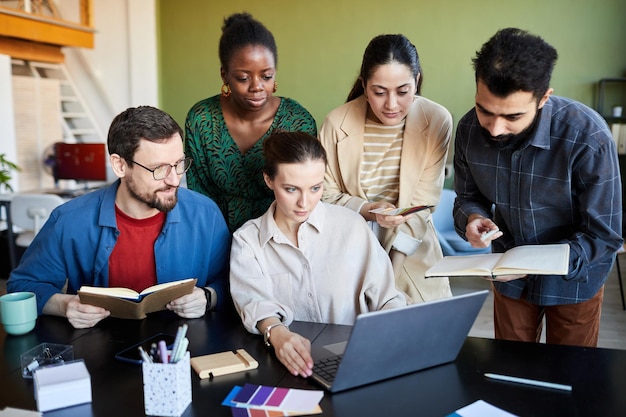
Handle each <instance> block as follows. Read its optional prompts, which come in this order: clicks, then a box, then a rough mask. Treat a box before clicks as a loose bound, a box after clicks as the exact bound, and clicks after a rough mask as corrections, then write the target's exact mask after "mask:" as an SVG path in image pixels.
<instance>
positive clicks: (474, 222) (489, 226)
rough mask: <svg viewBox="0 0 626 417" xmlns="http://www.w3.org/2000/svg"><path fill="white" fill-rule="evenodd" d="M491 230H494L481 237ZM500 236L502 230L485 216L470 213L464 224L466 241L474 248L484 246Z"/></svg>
mask: <svg viewBox="0 0 626 417" xmlns="http://www.w3.org/2000/svg"><path fill="white" fill-rule="evenodd" d="M492 231H496V232H495V233H493V234H492V235H490V236H488V237H486V238H484V237H483V236H486V235H487V233H489V232H492ZM500 236H502V232H501V231H500V230H499V228H498V225H497V224H495V223H494V222H493V221H492V220H491V219H488V218H486V217H482V216H478V215H476V216H474V215H471V216H470V217H469V219H468V221H467V225H466V226H465V237H467V241H468V242H469V243H470V244H471V245H472V247H474V248H486V247H488V246H489V245H490V244H491V241H492V240H495V239H497V238H499V237H500Z"/></svg>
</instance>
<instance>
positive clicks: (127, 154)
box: [107, 106, 183, 161]
mask: <svg viewBox="0 0 626 417" xmlns="http://www.w3.org/2000/svg"><path fill="white" fill-rule="evenodd" d="M176 133H178V134H179V135H180V137H181V140H182V137H183V131H182V129H181V127H180V125H179V124H178V123H176V121H175V120H174V119H173V118H172V116H170V115H169V114H167V113H166V112H164V111H163V110H159V109H157V108H155V107H151V106H139V107H130V108H128V109H126V110H124V111H123V112H122V113H120V114H118V115H117V116H115V118H114V119H113V121H112V122H111V126H110V127H109V134H108V137H107V147H108V150H109V154H118V155H119V156H121V157H122V158H124V159H125V160H127V161H128V160H131V159H133V157H134V156H135V152H136V151H137V148H139V141H141V140H142V139H146V140H149V141H151V142H162V141H164V140H166V139H169V138H171V137H172V136H174V135H175V134H176Z"/></svg>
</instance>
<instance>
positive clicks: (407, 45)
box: [346, 34, 424, 101]
mask: <svg viewBox="0 0 626 417" xmlns="http://www.w3.org/2000/svg"><path fill="white" fill-rule="evenodd" d="M392 63H398V64H403V65H406V66H407V67H409V68H410V69H411V72H412V73H413V78H417V76H418V75H420V74H421V75H420V78H419V80H418V82H417V85H416V88H417V90H416V93H417V94H419V93H420V90H421V88H422V80H423V78H424V76H423V74H422V67H421V65H420V58H419V55H418V54H417V48H415V45H413V44H412V43H411V41H409V40H408V39H407V37H406V36H404V35H400V34H398V35H378V36H376V37H375V38H374V39H372V40H371V41H370V43H369V45H367V48H365V53H363V62H362V63H361V72H360V73H359V78H357V80H356V81H355V83H354V86H353V87H352V90H351V91H350V94H348V99H347V100H346V101H351V100H354V99H355V98H357V97H359V96H360V95H361V94H363V92H364V90H363V83H365V82H367V80H369V79H370V78H371V76H372V74H373V73H374V71H376V69H377V68H378V67H379V66H381V65H386V64H392Z"/></svg>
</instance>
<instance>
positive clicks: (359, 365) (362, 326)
mask: <svg viewBox="0 0 626 417" xmlns="http://www.w3.org/2000/svg"><path fill="white" fill-rule="evenodd" d="M488 293H489V292H488V291H486V290H484V291H477V292H472V293H469V294H463V295H459V296H456V297H450V298H445V299H441V300H436V301H431V302H427V303H421V304H412V305H409V306H407V307H401V308H396V309H390V310H382V311H376V312H371V313H367V314H361V315H359V316H358V317H357V319H356V321H355V323H354V326H353V327H352V330H351V332H350V335H349V338H348V339H347V340H346V339H345V334H344V335H343V337H344V339H343V340H333V337H325V334H324V333H325V332H326V331H330V332H332V331H334V326H329V327H327V328H326V329H324V330H323V331H322V333H320V335H319V336H318V337H317V338H316V339H315V341H313V343H312V345H311V352H312V356H313V360H314V362H315V366H314V368H313V375H312V377H311V378H312V379H313V380H315V381H316V382H318V383H319V384H320V385H322V386H323V387H324V388H325V389H327V390H328V391H330V392H338V391H343V390H347V389H350V388H354V387H358V386H361V385H365V384H369V383H372V382H378V381H381V380H384V379H388V378H392V377H395V376H399V375H404V374H407V373H410V372H415V371H419V370H422V369H426V368H430V367H433V366H436V365H441V364H444V363H448V362H452V361H453V360H455V359H456V357H457V355H458V354H459V351H460V350H461V347H462V345H463V342H464V341H465V338H466V337H467V335H468V333H469V331H470V329H471V328H472V325H473V324H474V320H476V317H477V316H478V313H479V311H480V309H481V307H482V305H483V303H484V302H485V299H486V298H487V294H488ZM330 361H337V366H336V368H335V371H334V375H329V374H328V373H327V372H325V371H323V370H322V366H323V364H324V363H328V362H330Z"/></svg>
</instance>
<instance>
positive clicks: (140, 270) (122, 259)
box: [109, 206, 165, 292]
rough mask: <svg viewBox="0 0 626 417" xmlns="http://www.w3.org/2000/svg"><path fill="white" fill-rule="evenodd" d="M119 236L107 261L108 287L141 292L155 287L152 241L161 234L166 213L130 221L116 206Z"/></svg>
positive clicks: (130, 218)
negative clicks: (152, 286)
mask: <svg viewBox="0 0 626 417" xmlns="http://www.w3.org/2000/svg"><path fill="white" fill-rule="evenodd" d="M115 218H116V220H117V228H118V230H119V231H120V235H119V237H118V238H117V243H116V244H115V247H114V248H113V252H112V253H111V256H110V257H109V287H124V288H131V289H133V290H135V291H137V292H140V291H142V290H144V289H146V288H148V287H150V286H151V285H154V284H156V283H157V279H156V263H155V260H154V241H155V240H156V238H157V237H158V236H159V233H161V229H162V228H163V223H164V222H165V213H164V212H159V213H158V214H156V215H154V216H152V217H150V218H147V219H141V220H138V219H133V218H132V217H129V216H127V215H126V214H124V213H123V212H122V211H121V210H120V209H119V208H117V206H115Z"/></svg>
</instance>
